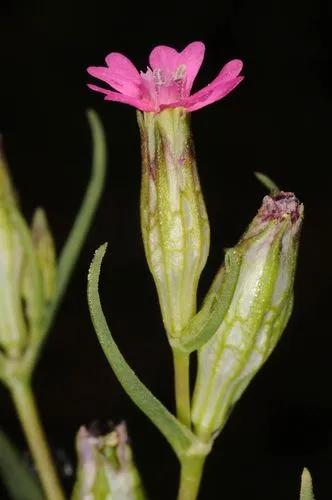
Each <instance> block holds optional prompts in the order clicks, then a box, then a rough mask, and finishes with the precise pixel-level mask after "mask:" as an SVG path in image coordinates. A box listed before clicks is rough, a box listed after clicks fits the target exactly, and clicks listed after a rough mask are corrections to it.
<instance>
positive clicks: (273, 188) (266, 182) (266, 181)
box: [254, 172, 280, 194]
mask: <svg viewBox="0 0 332 500" xmlns="http://www.w3.org/2000/svg"><path fill="white" fill-rule="evenodd" d="M254 174H255V177H256V179H258V180H259V182H260V183H261V184H263V186H264V187H266V188H267V189H268V190H269V191H270V193H272V194H275V193H279V191H280V189H279V187H278V186H277V184H276V183H275V182H274V181H273V180H272V179H271V178H270V177H268V176H267V175H265V174H263V173H262V172H254Z"/></svg>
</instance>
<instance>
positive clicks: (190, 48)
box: [178, 42, 205, 95]
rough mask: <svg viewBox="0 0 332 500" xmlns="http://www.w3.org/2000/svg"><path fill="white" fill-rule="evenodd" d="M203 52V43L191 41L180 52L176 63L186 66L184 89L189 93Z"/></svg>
mask: <svg viewBox="0 0 332 500" xmlns="http://www.w3.org/2000/svg"><path fill="white" fill-rule="evenodd" d="M204 53H205V45H204V43H202V42H192V43H190V44H189V45H187V47H186V48H185V49H184V50H183V51H182V52H180V54H179V61H178V64H179V65H181V64H183V65H184V66H185V67H186V90H187V93H188V95H189V94H190V91H191V87H192V86H193V83H194V80H195V78H196V75H197V73H198V71H199V68H200V67H201V65H202V62H203V59H204Z"/></svg>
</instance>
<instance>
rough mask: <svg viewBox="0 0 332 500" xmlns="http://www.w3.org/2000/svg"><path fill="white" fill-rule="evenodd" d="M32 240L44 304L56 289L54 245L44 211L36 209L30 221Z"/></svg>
mask: <svg viewBox="0 0 332 500" xmlns="http://www.w3.org/2000/svg"><path fill="white" fill-rule="evenodd" d="M31 231H32V240H33V244H34V247H35V251H36V255H37V259H38V264H39V267H40V271H41V275H42V282H43V294H44V298H45V301H46V302H49V301H50V300H51V298H52V297H53V295H54V292H55V287H56V256H55V245H54V240H53V236H52V233H51V231H50V228H49V225H48V221H47V217H46V213H45V210H43V209H42V208H37V209H36V211H35V213H34V215H33V219H32V228H31Z"/></svg>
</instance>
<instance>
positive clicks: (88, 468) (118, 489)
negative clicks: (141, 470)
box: [73, 423, 145, 500]
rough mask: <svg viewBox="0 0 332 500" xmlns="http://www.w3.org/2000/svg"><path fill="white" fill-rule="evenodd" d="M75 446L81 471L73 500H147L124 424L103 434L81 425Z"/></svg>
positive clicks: (79, 471) (79, 470) (78, 474)
mask: <svg viewBox="0 0 332 500" xmlns="http://www.w3.org/2000/svg"><path fill="white" fill-rule="evenodd" d="M76 446H77V453H78V473H77V482H76V484H75V487H74V492H73V500H93V499H98V498H100V499H102V498H105V499H106V498H107V499H109V500H144V498H145V495H144V492H143V488H142V484H141V480H140V477H139V474H138V471H137V469H136V467H135V464H134V461H133V457H132V452H131V448H130V446H129V444H128V435H127V429H126V425H125V423H121V424H120V425H117V426H116V427H115V428H114V430H113V431H112V432H110V433H109V434H106V435H103V436H101V435H100V436H96V435H94V434H93V433H92V432H89V431H88V430H87V428H86V427H81V428H80V430H79V432H78V434H77V441H76Z"/></svg>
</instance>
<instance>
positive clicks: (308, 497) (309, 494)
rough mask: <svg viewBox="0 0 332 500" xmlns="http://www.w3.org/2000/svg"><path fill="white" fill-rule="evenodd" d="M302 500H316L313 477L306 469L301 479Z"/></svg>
mask: <svg viewBox="0 0 332 500" xmlns="http://www.w3.org/2000/svg"><path fill="white" fill-rule="evenodd" d="M300 500H315V497H314V491H313V487H312V479H311V475H310V472H309V470H308V469H307V468H306V467H305V468H304V469H303V472H302V477H301V493H300Z"/></svg>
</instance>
